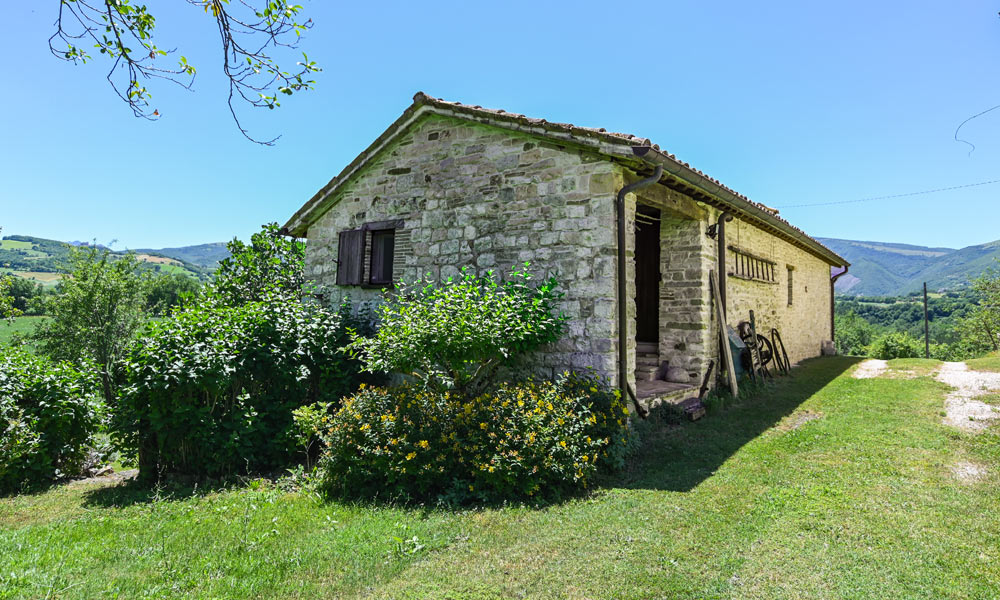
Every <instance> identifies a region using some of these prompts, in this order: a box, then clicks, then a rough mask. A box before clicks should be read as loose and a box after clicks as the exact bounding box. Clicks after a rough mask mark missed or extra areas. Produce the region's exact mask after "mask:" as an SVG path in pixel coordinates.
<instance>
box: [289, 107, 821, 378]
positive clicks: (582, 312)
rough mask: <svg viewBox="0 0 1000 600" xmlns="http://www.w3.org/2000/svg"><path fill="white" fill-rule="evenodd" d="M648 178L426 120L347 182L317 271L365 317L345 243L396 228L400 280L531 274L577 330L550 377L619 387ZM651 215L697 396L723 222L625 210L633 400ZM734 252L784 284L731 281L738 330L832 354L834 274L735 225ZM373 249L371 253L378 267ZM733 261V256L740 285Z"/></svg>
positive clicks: (672, 316) (316, 260)
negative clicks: (373, 227) (752, 320)
mask: <svg viewBox="0 0 1000 600" xmlns="http://www.w3.org/2000/svg"><path fill="white" fill-rule="evenodd" d="M636 178H637V177H636V175H635V174H633V173H631V172H629V171H626V170H625V169H624V168H622V167H621V166H619V165H617V164H616V163H613V162H611V161H610V160H607V159H606V158H604V157H601V156H598V155H596V154H593V153H592V152H591V151H590V150H585V149H579V148H576V147H574V146H572V145H568V144H567V145H562V144H555V143H551V142H549V141H545V140H542V139H540V138H536V137H532V136H530V135H528V134H522V133H517V132H513V131H509V130H505V129H501V128H497V127H490V126H487V125H481V124H478V123H474V122H470V121H468V120H463V119H456V118H452V117H446V116H442V115H437V114H425V115H422V116H418V117H417V118H416V120H415V121H414V122H413V123H411V124H410V125H409V127H408V129H407V130H406V131H405V132H404V133H403V134H401V135H400V136H399V137H398V138H397V139H396V140H395V141H394V142H393V143H392V144H391V145H390V146H389V147H388V148H386V149H385V150H384V151H382V152H381V153H380V154H379V155H378V156H377V157H375V158H374V159H373V160H372V161H371V162H370V163H369V164H367V165H366V166H365V167H364V168H363V169H362V170H361V171H359V172H358V173H356V174H355V175H354V176H353V177H352V178H351V179H350V180H349V181H347V182H346V183H344V184H343V185H342V186H341V187H340V188H339V189H338V191H337V196H336V197H335V198H333V203H332V204H331V207H330V208H329V209H328V210H326V211H325V212H324V213H323V214H322V216H320V217H319V218H318V220H317V221H315V222H314V223H313V224H311V225H310V226H309V229H308V233H307V238H308V243H307V250H306V272H307V275H308V276H310V278H311V279H313V280H314V281H315V282H317V283H319V284H320V286H321V287H322V288H323V289H324V290H325V291H326V292H327V300H328V301H329V302H331V303H337V302H339V301H340V300H341V299H343V298H344V297H346V296H350V298H351V299H352V301H354V302H355V304H365V303H368V304H370V303H374V302H377V301H378V300H379V299H380V298H381V297H382V291H381V290H380V289H375V288H366V287H362V286H343V287H341V286H337V285H336V275H337V262H336V260H337V251H338V235H339V233H340V232H341V231H345V230H351V229H357V228H359V227H361V226H362V225H364V224H366V223H372V222H377V221H387V220H397V219H399V220H402V221H403V225H402V227H401V228H399V229H398V230H397V232H396V248H395V260H394V272H393V279H394V281H398V280H400V279H405V280H410V281H412V280H414V279H416V278H417V277H418V276H420V275H427V276H430V277H431V278H433V279H439V278H446V277H449V276H454V275H457V274H458V273H459V269H461V268H462V267H469V268H471V269H472V270H473V271H475V272H478V273H482V272H484V271H486V270H488V269H492V270H494V271H497V272H500V273H503V272H506V271H508V270H509V269H510V268H511V267H512V266H515V265H521V264H523V263H524V262H531V270H532V271H533V272H535V273H536V274H537V275H540V276H547V275H548V274H550V273H552V274H556V275H557V277H558V279H559V281H560V283H561V285H562V287H563V291H564V292H565V294H566V295H565V297H564V299H563V301H562V304H561V307H560V308H561V310H562V311H563V312H564V313H565V314H566V315H567V316H568V317H569V322H568V324H567V329H568V331H567V335H566V336H565V337H564V338H563V339H562V340H561V341H560V342H558V343H557V344H555V345H553V347H551V348H549V349H547V350H546V351H545V352H543V353H542V354H541V356H540V359H539V360H538V361H536V362H537V363H538V365H539V368H538V371H539V374H540V375H553V374H555V373H557V372H559V371H562V370H566V369H584V368H594V369H596V370H597V371H598V372H599V373H601V374H604V375H606V376H608V377H609V378H610V379H611V380H612V382H615V383H616V380H617V345H618V342H617V337H618V336H617V326H616V322H617V292H616V286H617V267H616V256H617V252H616V245H617V240H616V216H615V195H616V193H617V191H618V190H619V189H620V188H621V187H622V186H623V185H624V184H625V183H628V182H632V181H635V180H636ZM637 203H641V204H645V205H649V206H653V207H655V208H658V209H659V210H660V211H661V212H660V214H661V221H660V263H661V265H660V267H661V268H660V272H661V283H660V296H659V297H660V307H659V308H660V315H659V319H660V332H659V344H658V347H659V354H660V356H659V358H660V360H661V361H668V362H669V363H670V364H671V365H674V366H681V367H682V368H684V369H686V370H687V371H688V373H689V375H690V383H692V384H697V383H699V382H700V379H701V377H702V376H703V375H704V372H705V370H706V368H707V366H708V360H709V359H715V360H718V326H717V324H716V321H715V316H714V307H713V304H712V299H711V293H710V287H709V272H710V271H711V270H714V269H716V242H715V241H714V240H712V239H711V238H709V237H708V235H707V228H708V226H709V225H710V224H712V223H715V222H716V220H717V219H718V214H719V211H718V210H717V209H715V208H712V207H709V206H706V205H704V204H702V203H700V202H697V201H695V200H694V199H692V198H691V197H689V196H686V195H684V194H681V193H679V192H676V191H673V190H670V189H668V188H666V187H665V186H661V185H654V186H649V187H646V188H642V189H640V190H638V191H637V193H634V194H629V195H628V196H627V197H626V220H627V223H626V231H627V236H626V239H627V244H626V249H627V257H628V260H627V263H626V264H627V272H626V274H627V281H628V283H627V297H628V298H629V301H628V304H627V306H626V309H627V314H628V328H629V331H628V340H629V342H628V347H627V348H626V352H627V356H628V359H627V360H628V365H629V369H628V373H629V383H631V384H632V385H634V384H635V381H634V366H635V350H636V347H635V330H636V322H635V317H636V306H635V281H634V278H635V262H634V258H635V256H634V253H635V236H634V224H635V212H636V205H637ZM727 244H731V245H733V246H735V247H737V248H738V249H740V250H741V251H744V252H747V253H751V254H753V255H754V256H757V257H759V258H760V259H762V260H766V261H769V264H772V263H773V267H774V272H775V277H774V279H775V280H774V281H773V282H770V281H767V282H765V281H757V280H745V279H739V278H738V277H736V276H729V277H728V278H727V290H728V305H729V321H730V324H732V325H734V326H735V325H736V323H737V322H738V321H740V320H743V319H746V318H747V317H748V311H749V310H750V309H754V311H755V313H756V315H757V320H758V324H759V325H758V328H759V329H760V330H761V331H769V329H770V328H771V327H777V328H778V329H779V330H780V331H781V334H782V336H783V338H784V340H785V344H786V346H787V349H788V354H789V358H790V359H791V360H792V361H793V362H797V361H799V360H802V359H803V358H807V357H810V356H816V355H818V354H819V353H820V345H821V342H822V341H823V340H828V339H830V331H829V329H830V325H829V323H830V305H829V293H830V277H829V272H830V270H829V265H828V264H827V263H826V262H824V261H822V260H821V259H819V258H816V257H815V256H813V255H812V254H810V253H808V252H806V251H805V250H802V249H800V248H798V247H796V246H793V245H792V244H790V243H788V242H785V241H782V240H781V239H779V238H777V237H774V236H773V235H771V234H768V233H766V232H764V231H762V230H761V229H758V228H757V227H755V226H753V225H751V224H749V223H746V222H741V221H738V220H734V221H732V222H730V223H728V225H727ZM370 247H371V245H370V243H369V244H366V249H367V251H368V252H369V253H370ZM733 257H734V255H733V253H732V252H729V253H728V257H727V264H728V266H729V269H728V270H729V271H732V266H733ZM369 264H370V263H369V261H368V260H365V265H366V267H367V265H369ZM788 267H791V268H792V269H793V271H791V272H792V277H793V281H792V287H791V291H792V303H791V304H789V303H788V289H789V285H788V273H789V269H788ZM390 293H391V292H390ZM717 373H718V371H717Z"/></svg>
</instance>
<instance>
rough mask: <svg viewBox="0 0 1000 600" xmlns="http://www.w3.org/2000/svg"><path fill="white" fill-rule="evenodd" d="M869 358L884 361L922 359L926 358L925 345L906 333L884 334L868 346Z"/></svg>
mask: <svg viewBox="0 0 1000 600" xmlns="http://www.w3.org/2000/svg"><path fill="white" fill-rule="evenodd" d="M868 356H870V357H872V358H881V359H883V360H889V359H893V358H921V357H923V356H924V343H923V342H921V341H920V340H918V339H917V338H915V337H913V336H912V335H910V334H908V333H906V332H903V333H898V332H893V333H884V334H882V335H880V336H878V337H876V338H875V340H874V341H872V343H871V345H870V346H868Z"/></svg>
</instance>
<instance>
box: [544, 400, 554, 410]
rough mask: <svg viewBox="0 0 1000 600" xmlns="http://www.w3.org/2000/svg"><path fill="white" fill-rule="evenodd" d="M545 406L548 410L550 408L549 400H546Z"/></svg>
mask: <svg viewBox="0 0 1000 600" xmlns="http://www.w3.org/2000/svg"><path fill="white" fill-rule="evenodd" d="M545 408H547V409H548V410H552V403H551V402H546V403H545Z"/></svg>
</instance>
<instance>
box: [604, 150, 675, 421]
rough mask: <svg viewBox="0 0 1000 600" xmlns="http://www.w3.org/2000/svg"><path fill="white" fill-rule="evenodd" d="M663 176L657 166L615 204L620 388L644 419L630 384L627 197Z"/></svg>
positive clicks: (627, 188)
mask: <svg viewBox="0 0 1000 600" xmlns="http://www.w3.org/2000/svg"><path fill="white" fill-rule="evenodd" d="M662 175H663V166H661V165H656V172H655V173H653V175H652V176H651V177H647V178H646V179H640V180H639V181H636V182H633V183H630V184H628V185H626V186H625V187H623V188H622V189H620V190H618V197H617V200H616V202H615V208H616V209H617V212H618V387H619V389H620V390H621V394H622V399H624V398H625V396H626V394H627V395H628V396H629V397H630V398H631V399H632V403H633V404H634V405H635V411H636V412H637V413H638V414H639V416H640V417H642V418H643V419H645V418H646V416H648V415H649V411H647V410H646V409H645V408H643V407H642V405H641V404H639V399H638V398H636V397H635V392H633V391H632V386H630V385H629V383H628V310H627V309H626V302H627V301H628V298H627V296H628V294H627V291H626V284H627V277H626V267H627V260H626V256H625V250H626V249H625V244H626V235H625V195H626V194H629V193H631V192H633V191H635V190H637V189H639V188H643V187H646V186H648V185H652V184H654V183H656V182H658V181H659V180H660V177H661V176H662Z"/></svg>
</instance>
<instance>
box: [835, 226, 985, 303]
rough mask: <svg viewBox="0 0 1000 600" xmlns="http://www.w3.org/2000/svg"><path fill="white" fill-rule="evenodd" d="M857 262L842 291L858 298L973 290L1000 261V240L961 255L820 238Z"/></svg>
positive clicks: (842, 282)
mask: <svg viewBox="0 0 1000 600" xmlns="http://www.w3.org/2000/svg"><path fill="white" fill-rule="evenodd" d="M818 239H819V241H820V242H822V243H823V244H825V245H826V246H828V247H829V248H830V249H831V250H833V251H834V252H836V253H838V254H840V255H841V256H843V257H844V258H846V259H847V260H848V261H849V262H850V263H851V268H850V271H849V272H848V274H847V275H845V276H843V277H841V278H840V279H839V280H838V281H837V292H838V293H841V294H848V295H853V296H904V295H906V294H909V293H912V292H916V291H918V290H920V289H921V288H922V287H923V284H924V282H927V286H928V288H929V289H930V290H932V291H945V290H958V289H964V288H968V287H969V285H970V283H971V281H972V280H973V279H975V278H976V277H978V276H980V275H982V274H983V272H984V271H986V269H987V268H989V267H990V266H991V265H996V264H997V262H996V261H997V259H1000V241H995V242H989V243H986V244H978V245H975V246H967V247H965V248H962V249H960V250H955V249H952V248H933V247H927V246H913V245H908V244H892V243H885V242H866V241H856V240H841V239H834V238H818Z"/></svg>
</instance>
